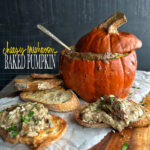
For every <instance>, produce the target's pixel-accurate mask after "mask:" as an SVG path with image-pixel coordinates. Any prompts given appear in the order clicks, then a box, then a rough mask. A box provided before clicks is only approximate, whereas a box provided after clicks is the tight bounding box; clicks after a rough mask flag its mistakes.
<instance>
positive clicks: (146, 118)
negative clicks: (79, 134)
mask: <svg viewBox="0 0 150 150" xmlns="http://www.w3.org/2000/svg"><path fill="white" fill-rule="evenodd" d="M131 102H132V103H134V104H137V103H135V102H133V101H131ZM139 105H140V104H139ZM141 107H142V108H143V109H144V110H145V113H144V115H143V117H142V118H141V119H140V120H139V121H136V122H133V123H130V124H129V127H133V128H134V127H135V128H136V127H145V126H148V125H149V123H150V120H149V119H150V111H149V110H148V109H147V108H145V107H143V106H141ZM85 108H86V105H85V104H84V105H82V106H81V107H80V108H79V109H78V110H77V111H76V112H75V119H76V121H77V122H78V123H79V124H80V125H82V126H85V127H90V128H107V127H111V126H110V125H107V124H105V123H103V122H102V123H90V124H89V123H86V122H84V121H82V120H81V116H80V113H81V111H83V110H84V109H85Z"/></svg>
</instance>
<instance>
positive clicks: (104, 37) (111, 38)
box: [76, 12, 142, 54]
mask: <svg viewBox="0 0 150 150" xmlns="http://www.w3.org/2000/svg"><path fill="white" fill-rule="evenodd" d="M126 22H127V20H126V17H125V15H124V14H123V13H121V12H117V13H115V14H114V15H112V16H111V17H109V18H108V19H107V20H106V21H104V23H102V24H100V25H98V26H97V27H95V28H94V29H93V30H92V31H91V32H89V33H87V34H86V35H84V36H83V37H82V38H81V39H80V40H79V41H78V42H77V44H76V49H77V51H79V52H93V53H106V52H112V53H121V54H123V53H128V52H131V51H133V50H134V49H137V48H140V47H142V42H141V40H139V39H138V38H137V37H136V36H135V35H133V34H131V33H128V32H118V31H117V28H118V27H120V26H121V25H123V24H124V23H126Z"/></svg>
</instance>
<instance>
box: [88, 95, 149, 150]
mask: <svg viewBox="0 0 150 150" xmlns="http://www.w3.org/2000/svg"><path fill="white" fill-rule="evenodd" d="M142 103H144V104H145V106H144V107H146V108H148V109H150V94H148V95H147V96H146V97H145V98H144V100H143V102H142ZM122 135H124V137H123V136H122ZM124 142H127V143H128V144H129V147H128V149H127V150H150V126H148V127H144V128H134V129H125V130H123V131H122V132H120V133H119V132H115V133H113V132H110V133H108V134H107V135H106V136H105V138H104V139H103V140H102V141H101V142H100V143H98V144H97V145H95V146H93V147H92V148H90V149H89V150H121V148H122V145H123V144H124Z"/></svg>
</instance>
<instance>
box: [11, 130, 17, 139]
mask: <svg viewBox="0 0 150 150" xmlns="http://www.w3.org/2000/svg"><path fill="white" fill-rule="evenodd" d="M18 134H19V131H13V132H12V133H11V134H10V136H11V137H12V138H14V137H16V136H17V135H18Z"/></svg>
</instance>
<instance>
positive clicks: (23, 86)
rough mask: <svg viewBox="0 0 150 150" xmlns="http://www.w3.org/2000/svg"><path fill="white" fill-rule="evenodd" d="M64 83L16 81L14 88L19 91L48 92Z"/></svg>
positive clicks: (29, 80)
mask: <svg viewBox="0 0 150 150" xmlns="http://www.w3.org/2000/svg"><path fill="white" fill-rule="evenodd" d="M62 82H63V81H62V80H61V79H33V78H24V79H15V80H14V86H15V88H16V90H18V91H36V90H47V89H51V88H54V87H56V86H58V85H60V84H61V83H62Z"/></svg>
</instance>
